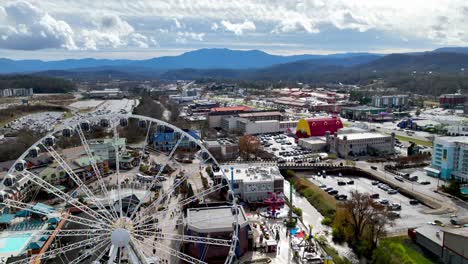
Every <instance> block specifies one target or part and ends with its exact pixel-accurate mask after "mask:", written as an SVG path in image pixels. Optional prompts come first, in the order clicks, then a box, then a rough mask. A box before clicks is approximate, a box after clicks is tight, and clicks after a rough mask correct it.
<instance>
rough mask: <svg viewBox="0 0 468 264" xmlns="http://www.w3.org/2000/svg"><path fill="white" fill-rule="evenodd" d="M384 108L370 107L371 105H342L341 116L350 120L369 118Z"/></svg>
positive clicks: (381, 111) (382, 111)
mask: <svg viewBox="0 0 468 264" xmlns="http://www.w3.org/2000/svg"><path fill="white" fill-rule="evenodd" d="M385 111H386V108H383V107H371V106H365V105H360V106H354V107H342V108H341V112H340V113H341V116H342V117H343V118H347V119H352V120H366V121H367V120H369V119H370V118H372V117H375V115H379V114H380V113H384V112H385Z"/></svg>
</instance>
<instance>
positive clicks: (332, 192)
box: [328, 190, 338, 195]
mask: <svg viewBox="0 0 468 264" xmlns="http://www.w3.org/2000/svg"><path fill="white" fill-rule="evenodd" d="M328 194H330V195H336V194H338V190H331V191H328Z"/></svg>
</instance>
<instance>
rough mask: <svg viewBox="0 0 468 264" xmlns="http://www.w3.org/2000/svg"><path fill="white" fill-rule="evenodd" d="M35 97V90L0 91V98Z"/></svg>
mask: <svg viewBox="0 0 468 264" xmlns="http://www.w3.org/2000/svg"><path fill="white" fill-rule="evenodd" d="M33 95H34V91H33V88H5V89H1V90H0V97H23V96H33Z"/></svg>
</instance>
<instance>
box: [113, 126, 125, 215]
mask: <svg viewBox="0 0 468 264" xmlns="http://www.w3.org/2000/svg"><path fill="white" fill-rule="evenodd" d="M118 138H119V135H118V132H117V126H114V136H113V139H114V151H115V176H116V177H117V196H118V200H119V211H120V217H123V213H122V210H123V209H122V194H121V191H122V190H121V189H122V179H121V178H120V161H119V155H120V151H119V147H118V144H117V140H118Z"/></svg>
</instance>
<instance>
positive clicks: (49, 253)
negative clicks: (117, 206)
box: [10, 236, 104, 264]
mask: <svg viewBox="0 0 468 264" xmlns="http://www.w3.org/2000/svg"><path fill="white" fill-rule="evenodd" d="M103 239H104V237H103V236H101V237H100V238H95V237H93V238H89V239H85V240H82V241H79V242H76V243H73V244H69V245H66V246H63V247H60V248H57V249H53V250H49V251H46V252H44V253H42V254H38V255H34V256H31V257H29V258H25V259H21V260H17V261H14V262H11V263H10V264H29V263H37V262H40V261H41V260H43V259H52V258H55V257H56V256H57V255H60V254H65V253H67V252H69V251H71V250H76V249H79V248H82V247H85V246H90V245H94V244H96V243H100V242H101V241H102V240H103Z"/></svg>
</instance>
